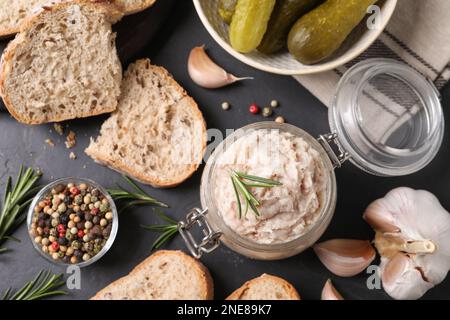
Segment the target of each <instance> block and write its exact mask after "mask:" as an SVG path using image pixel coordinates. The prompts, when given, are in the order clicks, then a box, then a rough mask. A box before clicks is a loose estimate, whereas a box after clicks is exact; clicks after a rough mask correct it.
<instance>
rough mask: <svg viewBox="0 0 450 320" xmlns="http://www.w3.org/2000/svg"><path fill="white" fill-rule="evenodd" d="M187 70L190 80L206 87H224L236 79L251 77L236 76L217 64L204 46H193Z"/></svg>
mask: <svg viewBox="0 0 450 320" xmlns="http://www.w3.org/2000/svg"><path fill="white" fill-rule="evenodd" d="M188 72H189V76H190V77H191V79H192V81H194V82H195V83H196V84H197V85H199V86H200V87H203V88H207V89H217V88H221V87H225V86H227V85H230V84H232V83H235V82H237V81H242V80H247V79H253V78H250V77H245V78H237V77H235V76H234V75H232V74H230V73H228V72H226V71H225V70H224V69H223V68H221V67H220V66H218V65H217V64H216V63H215V62H214V61H212V60H211V58H210V57H209V56H208V55H207V54H206V51H205V47H204V46H201V47H195V48H194V49H192V50H191V53H190V54H189V59H188Z"/></svg>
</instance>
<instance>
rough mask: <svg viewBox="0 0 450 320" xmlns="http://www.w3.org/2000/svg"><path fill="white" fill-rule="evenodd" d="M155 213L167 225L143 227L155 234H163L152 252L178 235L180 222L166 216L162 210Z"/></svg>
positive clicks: (155, 243)
mask: <svg viewBox="0 0 450 320" xmlns="http://www.w3.org/2000/svg"><path fill="white" fill-rule="evenodd" d="M155 213H156V214H157V215H158V217H160V218H161V220H163V221H165V222H166V224H156V225H142V226H141V227H142V228H144V229H146V230H150V231H153V232H158V233H161V235H160V236H159V237H158V239H156V240H155V242H154V243H153V245H152V251H153V250H155V249H159V248H161V247H162V246H163V245H164V244H165V243H166V242H168V241H169V240H170V239H172V238H173V237H174V236H175V235H176V234H177V233H178V222H177V221H176V220H174V219H172V218H171V217H169V216H167V215H166V214H164V213H163V212H162V211H161V210H155Z"/></svg>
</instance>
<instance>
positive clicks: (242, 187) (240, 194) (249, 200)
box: [230, 170, 282, 219]
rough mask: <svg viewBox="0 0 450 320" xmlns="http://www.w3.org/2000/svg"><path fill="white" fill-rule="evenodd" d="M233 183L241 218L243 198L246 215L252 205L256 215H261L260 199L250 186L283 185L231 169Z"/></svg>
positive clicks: (271, 186) (269, 186)
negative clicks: (259, 208)
mask: <svg viewBox="0 0 450 320" xmlns="http://www.w3.org/2000/svg"><path fill="white" fill-rule="evenodd" d="M230 177H231V183H232V184H233V189H234V193H235V194H236V200H237V205H238V210H239V219H242V205H241V198H242V199H243V200H244V202H245V211H244V217H245V216H246V215H247V212H248V208H249V207H250V208H251V209H252V211H253V212H254V214H255V215H256V216H258V217H259V216H260V215H261V214H260V213H259V210H258V207H259V206H260V205H261V203H260V202H259V200H258V199H256V197H255V196H254V195H253V194H252V192H251V190H250V188H273V187H276V186H280V185H282V183H281V182H278V181H275V180H271V179H266V178H261V177H257V176H252V175H248V174H245V173H242V172H239V171H234V170H233V171H231V175H230ZM248 181H250V182H248Z"/></svg>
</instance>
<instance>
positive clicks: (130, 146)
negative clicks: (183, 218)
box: [86, 59, 206, 188]
mask: <svg viewBox="0 0 450 320" xmlns="http://www.w3.org/2000/svg"><path fill="white" fill-rule="evenodd" d="M205 148H206V126H205V121H204V120H203V116H202V114H201V112H200V110H199V109H198V107H197V104H196V103H195V101H194V100H193V99H192V98H191V97H189V96H188V95H187V94H186V92H185V91H184V89H183V88H182V87H181V86H180V85H179V84H178V83H176V82H175V80H174V79H173V78H172V77H171V76H170V74H169V73H168V72H167V70H165V69H164V68H161V67H157V66H154V65H151V64H150V60H148V59H143V60H139V61H137V62H136V63H134V64H132V65H130V66H129V68H128V70H127V71H126V73H125V76H124V80H123V83H122V95H121V97H120V101H119V106H118V107H117V111H116V112H114V113H113V114H112V115H111V117H110V118H109V119H108V120H106V121H105V123H104V124H103V125H102V128H101V131H100V136H99V137H98V138H97V139H96V140H93V139H91V143H90V145H89V147H88V148H87V149H86V153H87V154H88V155H89V156H90V157H92V158H93V159H94V160H95V161H97V162H99V163H102V164H106V165H107V166H109V167H111V168H112V169H114V170H116V171H119V172H121V173H124V174H126V175H129V176H131V177H133V178H134V179H136V180H138V181H141V182H142V183H145V184H150V185H152V186H154V187H159V188H167V187H174V186H176V185H178V184H180V183H181V182H183V181H184V180H186V179H187V178H189V177H190V176H191V175H192V174H193V173H194V172H195V171H196V170H197V169H198V167H199V165H200V163H201V161H202V157H203V153H204V151H205Z"/></svg>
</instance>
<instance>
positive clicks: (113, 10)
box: [0, 0, 122, 124]
mask: <svg viewBox="0 0 450 320" xmlns="http://www.w3.org/2000/svg"><path fill="white" fill-rule="evenodd" d="M121 17H122V13H121V11H120V10H118V9H117V7H116V6H115V5H111V4H109V3H106V2H101V3H95V4H94V3H92V2H91V1H89V0H74V1H72V2H65V3H58V4H55V5H53V6H51V7H43V8H42V9H40V10H38V11H37V12H36V13H35V14H34V15H33V16H32V17H30V19H29V20H27V21H26V22H25V23H24V24H23V25H22V27H21V28H22V29H21V32H20V33H19V34H18V35H17V36H16V38H15V39H14V40H13V41H11V42H10V43H9V45H8V46H7V48H6V49H5V51H4V53H3V56H2V61H1V66H0V95H1V97H2V98H3V101H4V103H5V105H6V108H7V109H8V110H9V112H10V113H11V114H12V115H13V117H14V118H16V119H17V120H18V121H20V122H23V123H26V124H41V123H46V122H57V121H63V120H67V119H74V118H81V117H89V116H93V115H98V114H102V113H106V112H112V111H114V110H115V109H116V107H117V103H118V99H119V96H120V85H121V81H122V67H121V64H120V61H119V58H118V56H117V52H116V46H115V34H114V33H113V32H112V30H111V24H112V23H114V22H115V21H117V20H118V19H120V18H121Z"/></svg>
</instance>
